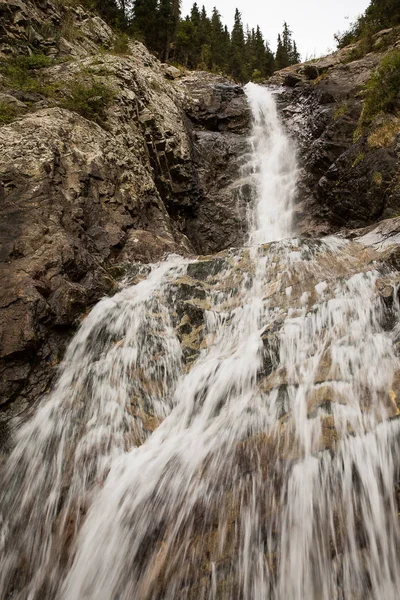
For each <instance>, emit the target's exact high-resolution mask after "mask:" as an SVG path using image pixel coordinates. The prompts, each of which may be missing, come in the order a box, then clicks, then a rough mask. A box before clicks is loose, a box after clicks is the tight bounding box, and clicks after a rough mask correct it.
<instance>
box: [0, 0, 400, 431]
mask: <svg viewBox="0 0 400 600" xmlns="http://www.w3.org/2000/svg"><path fill="white" fill-rule="evenodd" d="M0 19H1V29H0V57H1V65H2V68H1V74H0V108H1V111H2V114H3V115H5V118H3V119H2V126H1V138H0V180H1V187H0V201H1V205H0V211H1V220H0V229H1V263H0V269H1V277H2V282H3V286H2V293H1V307H0V328H1V333H0V360H1V363H0V365H1V366H0V378H1V396H0V407H1V408H0V430H1V431H4V433H3V436H4V439H5V438H6V437H7V435H6V430H7V427H8V425H7V423H9V422H11V421H10V420H12V422H13V423H18V419H17V420H15V417H18V415H25V414H26V410H27V408H29V407H30V406H32V405H33V404H34V402H35V400H37V399H38V398H39V397H40V396H42V394H43V393H45V392H47V391H48V390H49V388H50V385H51V382H52V381H53V379H54V376H55V375H56V373H57V369H58V365H59V364H60V361H61V359H62V357H63V354H64V349H65V346H66V344H67V342H68V341H69V339H70V338H71V335H72V334H73V332H74V331H75V330H76V327H77V326H78V324H79V322H80V320H81V318H82V316H83V315H84V314H85V313H86V312H87V311H88V309H89V308H90V307H91V306H93V304H95V303H96V302H97V301H98V300H99V298H101V297H102V296H104V295H107V294H110V293H112V292H114V291H116V290H117V289H118V287H119V281H120V280H121V278H123V277H124V276H125V275H126V274H130V276H132V272H133V271H135V269H136V270H137V271H138V270H139V267H140V265H141V264H146V263H148V262H154V261H157V260H159V259H161V258H162V257H163V256H164V255H165V254H166V253H171V252H176V253H179V254H181V255H186V256H195V255H198V254H209V253H215V252H219V251H221V250H223V249H226V248H229V247H233V246H236V247H237V246H239V245H241V243H242V242H243V240H244V239H245V235H246V211H247V205H248V202H249V200H250V197H251V189H250V188H249V186H247V185H242V182H241V181H240V173H241V169H242V167H243V165H244V163H245V161H246V152H247V151H248V135H249V131H250V113H249V109H248V106H247V102H246V99H245V96H244V93H243V90H242V89H241V88H240V87H239V86H237V85H235V84H234V83H232V82H230V81H227V80H226V79H224V78H223V77H222V76H219V75H213V74H209V73H197V72H196V73H182V72H180V71H179V70H178V69H175V68H174V67H171V66H168V65H164V64H161V63H160V62H159V61H158V60H157V59H156V58H155V57H153V56H152V55H151V54H150V53H149V52H148V51H147V50H146V49H145V48H144V46H143V45H141V44H140V43H137V42H130V43H129V44H128V45H127V46H126V47H124V48H123V49H122V51H121V49H120V48H119V47H118V42H119V40H118V36H116V35H115V34H114V32H113V31H112V30H111V29H110V28H109V27H108V26H107V25H106V24H105V23H104V21H102V20H101V19H100V18H99V17H98V16H95V15H93V14H90V13H88V12H85V10H84V9H82V8H81V7H79V6H78V7H75V8H71V7H68V8H67V7H65V6H64V5H63V3H53V2H49V1H44V0H43V1H42V0H35V1H33V0H32V1H28V2H24V1H22V0H11V1H8V0H7V1H5V0H2V1H0ZM382 35H383V37H384V39H386V40H388V41H387V43H386V42H385V44H383V46H384V49H383V50H382V48H380V50H379V51H373V52H371V53H369V54H368V55H366V56H363V57H361V58H360V57H359V56H358V55H357V52H356V50H355V48H354V47H351V48H348V49H345V50H342V51H340V52H339V53H336V54H334V55H332V56H330V57H327V58H324V59H320V60H318V61H313V62H311V63H308V64H305V65H298V66H295V67H290V68H289V69H287V70H284V71H282V72H279V73H277V74H275V75H274V76H273V77H272V78H271V80H270V81H269V82H268V83H269V85H274V86H282V87H281V88H280V89H281V93H280V96H279V105H280V108H281V111H282V115H283V116H284V119H285V120H286V123H287V127H288V129H289V130H290V131H291V132H292V134H293V137H295V138H296V140H298V147H299V153H300V156H301V164H302V171H301V177H300V186H299V194H298V198H297V205H296V211H295V212H296V221H297V228H298V231H299V232H300V233H301V234H304V235H307V236H314V235H317V234H319V233H331V232H337V231H338V230H343V229H347V230H348V229H354V228H356V227H364V226H368V225H371V224H373V223H375V222H376V221H377V220H379V219H382V218H386V217H393V216H396V215H397V214H398V210H399V206H400V205H399V202H400V198H399V187H398V168H399V163H398V161H399V144H398V135H397V132H398V121H397V120H396V119H391V118H389V117H388V119H386V120H384V122H379V121H378V122H377V123H376V124H375V125H374V126H373V127H372V130H370V131H368V132H366V133H365V134H364V135H362V136H361V137H360V138H359V139H358V140H357V141H356V142H354V131H355V130H356V128H357V122H358V119H359V116H360V113H361V107H362V94H361V92H362V86H363V85H364V84H365V82H366V81H367V80H368V78H369V77H370V75H371V72H372V71H373V70H374V69H375V68H376V67H377V66H378V64H379V62H380V60H381V58H382V56H383V55H384V53H385V52H387V50H388V49H390V48H392V47H394V46H395V45H396V44H397V43H398V42H397V39H398V32H396V31H394V32H393V31H391V32H386V33H384V34H382ZM381 38H382V36H381V37H380V38H379V39H377V40H376V41H377V48H379V47H380V46H379V44H378V42H379V43H380V44H381V46H382V43H381V42H380V41H379V40H381ZM28 54H29V55H31V56H33V57H35V56H37V55H39V56H45V57H47V62H44V63H43V64H40V65H37V64H35V62H34V61H33V62H32V65H33V66H32V67H29V68H28V69H26V70H25V71H24V73H23V75H24V78H25V79H24V81H21V77H20V75H18V69H19V68H20V67H19V63H18V60H16V59H17V57H21V56H24V55H28ZM96 86H97V88H96ZM76 87H79V89H80V90H81V91H82V90H83V91H85V90H93V89H98V90H99V94H100V99H102V95H104V97H106V100H105V101H104V103H103V104H102V106H101V110H99V111H98V113H96V112H94V111H92V113H93V114H92V113H90V114H92V117H91V118H90V114H89V118H88V115H87V114H86V113H87V111H86V112H85V111H82V106H76V105H74V101H75V104H76V95H74V88H76ZM89 104H90V103H89ZM84 108H85V109H86V108H87V107H84ZM89 108H91V107H90V106H89ZM83 115H84V116H83ZM388 123H389V124H391V126H390V127H389V129H390V135H389V136H387V135H383V137H382V135H379V132H382V131H383V133H385V131H386V130H387V128H388ZM396 127H397V129H396ZM393 128H394V132H395V133H394V134H393ZM376 131H377V132H378V133H377V134H376ZM371 136H372V137H371ZM396 227H397V225H396V224H395V223H393V224H392V225H391V226H390V230H391V231H394V233H395V232H396ZM351 235H353V234H351ZM354 235H355V234H354Z"/></svg>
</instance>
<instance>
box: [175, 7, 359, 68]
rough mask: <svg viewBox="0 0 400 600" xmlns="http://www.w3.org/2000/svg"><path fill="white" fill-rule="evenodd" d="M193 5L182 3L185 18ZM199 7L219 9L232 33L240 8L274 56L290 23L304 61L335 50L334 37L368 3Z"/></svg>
mask: <svg viewBox="0 0 400 600" xmlns="http://www.w3.org/2000/svg"><path fill="white" fill-rule="evenodd" d="M193 1H194V0H183V2H182V14H183V15H184V16H186V15H187V14H188V13H189V12H190V9H191V7H192V5H193ZM197 3H198V5H199V6H202V5H203V4H204V6H205V7H206V9H207V12H208V14H209V15H211V11H212V8H213V7H214V6H216V7H217V8H218V10H219V12H220V13H221V15H222V18H223V22H224V24H227V25H228V27H229V29H231V28H232V25H233V15H234V12H235V8H236V7H237V8H238V9H239V10H240V12H241V13H242V18H243V24H244V25H245V26H246V24H248V25H249V27H250V28H252V27H255V26H256V25H257V24H258V25H260V27H261V29H262V32H263V34H264V36H265V37H266V38H267V40H268V42H269V44H270V46H271V49H272V50H273V51H274V52H275V50H276V38H277V36H278V33H279V32H280V31H281V30H282V23H283V21H287V22H288V25H289V27H290V29H291V30H292V31H293V37H294V39H295V41H296V42H297V46H298V49H299V52H301V56H302V59H303V60H304V59H305V58H310V57H312V56H313V55H314V54H315V55H316V56H321V55H323V54H327V52H328V51H329V50H332V49H334V48H335V41H334V39H333V34H334V33H336V32H337V31H343V30H345V29H347V28H348V25H349V23H350V22H351V21H352V20H354V18H355V17H357V16H358V15H359V14H361V13H363V12H364V11H365V9H366V8H367V6H368V5H369V0H233V1H232V0H197Z"/></svg>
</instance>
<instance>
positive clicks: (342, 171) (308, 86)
mask: <svg viewBox="0 0 400 600" xmlns="http://www.w3.org/2000/svg"><path fill="white" fill-rule="evenodd" d="M399 46H400V28H393V29H389V30H385V31H382V32H380V33H378V34H376V35H375V36H373V38H372V41H371V47H370V48H369V49H368V50H369V51H368V52H367V51H366V49H365V47H364V43H363V42H358V43H356V44H354V45H352V46H348V47H346V48H343V49H342V50H339V51H337V52H335V53H333V54H332V55H330V56H327V57H324V58H321V59H317V60H313V61H310V62H308V63H303V64H299V65H295V66H293V67H288V68H287V69H284V70H282V71H279V72H278V73H276V74H274V76H273V77H271V78H270V80H269V82H268V83H269V84H270V85H276V86H279V88H280V89H281V95H280V104H281V108H282V113H283V115H284V116H285V118H286V122H287V125H288V128H289V129H290V130H291V131H292V132H293V136H294V137H295V139H296V140H297V141H298V146H299V153H300V156H301V165H302V174H301V177H300V186H299V187H300V193H299V198H298V207H297V219H298V225H299V228H300V231H302V232H304V233H306V234H311V235H312V234H314V233H318V232H321V231H324V232H336V231H338V230H343V229H347V230H348V229H351V228H355V227H363V226H365V225H369V224H372V223H374V222H376V221H377V220H380V219H386V218H391V217H395V216H398V215H399V212H400V196H399V180H398V173H399V165H400V163H399V161H400V154H399V153H400V146H399V139H400V138H399V134H400V123H399V120H398V118H397V117H396V116H395V115H394V114H378V115H377V116H376V117H375V118H374V119H373V120H372V122H371V123H370V124H368V126H366V127H363V128H361V127H360V117H361V113H362V108H363V103H364V101H365V97H366V93H367V90H366V86H367V84H368V82H369V81H370V79H371V75H372V74H373V73H374V72H375V71H376V69H378V68H379V66H380V64H381V63H382V59H383V58H384V57H385V56H387V54H388V53H389V52H391V51H393V50H394V49H398V48H399Z"/></svg>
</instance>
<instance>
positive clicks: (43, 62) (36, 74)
mask: <svg viewBox="0 0 400 600" xmlns="http://www.w3.org/2000/svg"><path fill="white" fill-rule="evenodd" d="M53 62H54V61H53V60H52V59H51V58H49V57H48V56H45V55H44V54H32V55H31V56H13V57H10V58H8V59H7V60H5V61H3V62H2V63H1V65H0V72H1V73H2V75H4V76H5V78H6V80H7V83H8V84H9V85H10V87H12V88H14V89H18V90H25V91H34V92H35V91H40V90H41V87H42V82H41V77H40V69H43V68H44V67H48V66H49V65H51V64H52V63H53Z"/></svg>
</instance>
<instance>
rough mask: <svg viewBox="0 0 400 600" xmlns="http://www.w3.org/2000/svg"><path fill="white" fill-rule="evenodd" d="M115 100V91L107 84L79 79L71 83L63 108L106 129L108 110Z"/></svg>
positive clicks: (62, 104)
mask: <svg viewBox="0 0 400 600" xmlns="http://www.w3.org/2000/svg"><path fill="white" fill-rule="evenodd" d="M113 98H114V92H113V90H112V89H111V88H110V87H109V86H108V85H106V84H105V83H103V82H101V81H96V80H94V79H92V80H90V81H85V80H83V79H79V78H77V79H76V80H74V81H73V82H71V83H70V85H69V90H68V92H67V95H66V97H65V98H64V99H63V100H62V102H61V106H63V108H67V109H68V110H71V111H74V112H77V113H78V114H80V115H82V117H85V119H89V120H90V121H94V122H95V123H97V124H98V125H101V126H102V127H104V125H105V123H106V121H107V108H108V107H109V106H110V104H111V103H112V101H113Z"/></svg>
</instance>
